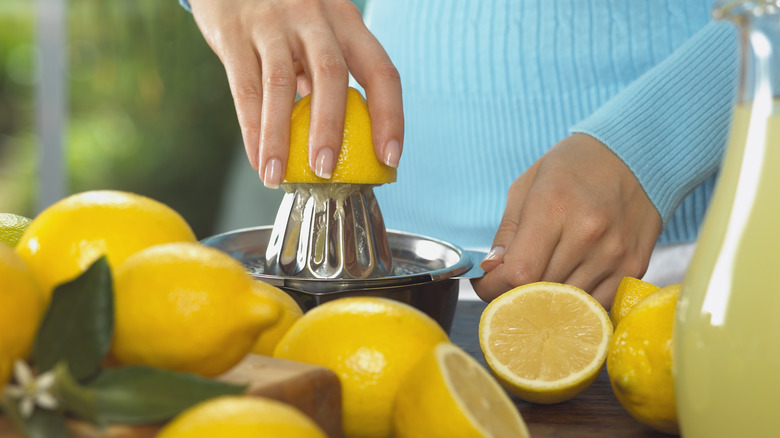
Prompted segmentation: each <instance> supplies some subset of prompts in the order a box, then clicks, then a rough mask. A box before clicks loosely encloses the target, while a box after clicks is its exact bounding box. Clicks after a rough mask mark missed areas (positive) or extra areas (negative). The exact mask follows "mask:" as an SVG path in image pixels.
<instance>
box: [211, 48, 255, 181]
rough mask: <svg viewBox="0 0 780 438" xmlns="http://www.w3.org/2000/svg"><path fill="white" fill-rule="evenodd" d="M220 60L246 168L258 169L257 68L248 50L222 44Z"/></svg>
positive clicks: (249, 49) (253, 54)
mask: <svg viewBox="0 0 780 438" xmlns="http://www.w3.org/2000/svg"><path fill="white" fill-rule="evenodd" d="M221 49H222V51H221V54H220V58H221V59H222V62H223V64H224V65H225V72H226V73H227V78H228V84H229V86H230V93H231V94H232V96H233V103H234V105H235V107H236V116H237V117H238V124H239V126H240V127H241V137H242V139H243V141H244V150H245V151H246V155H247V158H248V159H249V164H251V166H252V168H253V169H255V171H257V170H258V169H259V154H258V151H259V148H260V121H261V113H262V101H263V97H262V89H261V87H262V85H261V84H262V79H261V72H260V64H259V62H258V60H257V56H256V54H255V52H254V50H252V48H251V47H250V46H248V45H247V46H245V45H241V44H224V45H223V46H222V47H221Z"/></svg>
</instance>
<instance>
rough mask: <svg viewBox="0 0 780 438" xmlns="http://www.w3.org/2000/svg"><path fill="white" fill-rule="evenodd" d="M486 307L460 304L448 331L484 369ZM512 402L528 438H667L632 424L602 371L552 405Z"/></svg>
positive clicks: (513, 398)
mask: <svg viewBox="0 0 780 438" xmlns="http://www.w3.org/2000/svg"><path fill="white" fill-rule="evenodd" d="M485 306H487V304H486V303H484V302H481V301H460V302H458V307H457V310H456V312H455V320H454V322H453V327H452V330H451V331H450V338H451V340H452V341H453V342H454V343H455V344H457V345H459V346H460V347H462V348H463V349H465V350H466V351H467V352H468V353H469V354H471V355H472V356H474V357H475V358H476V359H477V360H479V361H480V363H482V364H483V365H485V359H484V357H483V356H482V351H481V350H480V348H479V337H478V332H477V330H478V327H479V317H480V315H481V314H482V311H483V310H484V309H485ZM512 401H514V402H515V405H516V406H517V408H518V409H519V410H520V414H521V415H522V416H523V419H524V420H525V422H526V424H527V425H528V430H529V431H530V432H531V437H532V438H548V437H549V438H553V437H555V438H591V437H599V438H601V437H609V438H612V437H614V438H623V437H626V438H634V437H636V438H668V437H669V436H670V435H666V434H663V433H660V432H656V431H654V430H652V429H650V428H648V427H646V426H644V425H642V424H640V423H639V422H637V421H636V420H634V419H633V418H632V417H631V416H630V415H628V413H627V412H626V411H625V410H624V409H623V407H622V406H621V405H620V402H618V400H617V398H615V395H614V394H613V393H612V387H611V386H610V384H609V377H607V371H606V367H605V368H604V369H602V370H601V374H599V377H598V378H597V379H596V381H595V382H594V383H593V385H591V386H590V387H589V388H588V389H586V390H585V392H583V393H581V394H579V395H578V396H576V397H574V398H573V399H571V400H569V401H566V402H563V403H558V404H554V405H539V404H533V403H527V402H524V401H522V400H520V399H519V398H517V397H514V396H513V397H512Z"/></svg>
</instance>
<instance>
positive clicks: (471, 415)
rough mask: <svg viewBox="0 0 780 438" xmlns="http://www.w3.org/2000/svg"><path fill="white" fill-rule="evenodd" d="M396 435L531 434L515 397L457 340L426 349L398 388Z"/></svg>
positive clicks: (520, 437) (492, 437)
mask: <svg viewBox="0 0 780 438" xmlns="http://www.w3.org/2000/svg"><path fill="white" fill-rule="evenodd" d="M393 429H394V432H395V435H394V436H395V437H396V438H416V437H419V438H437V437H441V438H470V437H486V438H499V437H513V438H527V437H529V436H530V435H529V434H528V429H527V428H526V426H525V422H524V421H523V418H522V417H521V416H520V413H519V412H518V410H517V408H516V407H515V405H514V404H513V403H512V400H511V399H510V398H509V396H507V394H506V392H504V389H503V388H501V386H500V385H499V384H498V383H497V382H496V381H495V380H494V379H493V377H492V376H491V375H490V373H488V371H487V370H485V368H483V367H482V365H480V363H479V362H477V361H476V360H475V359H474V358H473V357H471V356H469V355H468V353H466V352H464V351H463V350H461V349H460V348H459V347H457V346H456V345H454V344H451V343H449V342H442V343H440V344H438V345H437V346H436V347H434V349H433V350H431V351H430V352H428V353H427V354H425V355H424V356H423V357H422V359H420V361H419V362H417V364H416V365H415V366H414V367H413V368H412V369H411V370H410V371H409V372H408V373H407V375H406V377H405V378H404V379H403V381H401V385H400V386H399V387H398V394H397V395H396V398H395V405H394V407H393Z"/></svg>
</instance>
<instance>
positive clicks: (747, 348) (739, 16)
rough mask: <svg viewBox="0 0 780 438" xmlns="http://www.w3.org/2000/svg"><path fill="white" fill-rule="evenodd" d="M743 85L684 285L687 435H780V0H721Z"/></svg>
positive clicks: (679, 331)
mask: <svg viewBox="0 0 780 438" xmlns="http://www.w3.org/2000/svg"><path fill="white" fill-rule="evenodd" d="M713 14H714V16H715V17H716V18H720V19H728V20H731V21H732V22H733V23H734V24H735V25H736V26H737V27H738V29H739V34H740V65H741V70H740V81H739V90H738V94H737V103H736V106H735V108H734V115H733V121H732V127H731V134H730V139H729V145H728V149H727V150H726V154H725V156H724V161H723V165H722V167H721V174H720V176H719V181H718V183H717V187H716V189H715V193H714V194H713V198H712V202H711V204H710V207H709V210H708V212H707V216H706V219H705V221H704V224H703V226H702V229H701V233H700V235H699V241H698V245H697V249H696V253H695V255H694V257H693V260H692V261H691V265H690V268H689V270H688V272H687V275H686V277H685V280H684V281H683V288H682V294H681V296H680V301H679V304H678V307H677V314H676V320H675V329H674V350H673V351H674V367H673V370H674V377H675V391H676V395H677V409H678V414H679V421H680V429H681V432H682V434H683V436H684V437H685V438H699V437H706V438H716V437H771V436H780V402H778V397H780V100H778V99H780V86H778V85H780V0H775V1H766V0H764V1H760V0H754V1H735V0H730V1H719V2H716V4H715V8H714V11H713Z"/></svg>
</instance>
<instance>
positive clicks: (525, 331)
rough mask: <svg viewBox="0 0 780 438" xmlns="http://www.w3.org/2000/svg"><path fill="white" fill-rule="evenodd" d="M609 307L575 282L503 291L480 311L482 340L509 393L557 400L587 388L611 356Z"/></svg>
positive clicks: (488, 359) (538, 400)
mask: <svg viewBox="0 0 780 438" xmlns="http://www.w3.org/2000/svg"><path fill="white" fill-rule="evenodd" d="M611 336H612V324H611V323H610V321H609V316H608V315H607V311H606V310H604V308H603V307H601V305H600V304H599V303H598V301H596V300H595V299H594V298H593V297H591V296H590V295H588V294H587V293H586V292H584V291H582V290H581V289H578V288H576V287H574V286H570V285H566V284H559V283H549V282H538V283H531V284H527V285H524V286H519V287H517V288H514V289H512V290H510V291H509V292H506V293H504V294H503V295H501V296H499V297H498V298H496V299H495V300H493V302H491V303H490V304H489V305H488V306H487V308H485V310H484V312H483V313H482V317H481V319H480V321H479V343H480V346H481V348H482V352H483V353H484V355H485V361H486V362H487V365H488V367H489V368H490V369H491V371H493V373H494V374H495V375H496V377H498V380H499V381H500V382H501V383H502V384H503V385H504V387H505V388H507V390H509V392H511V393H513V394H515V395H517V396H518V397H520V398H522V399H523V400H526V401H530V402H535V403H545V404H548V403H558V402H562V401H565V400H568V399H570V398H572V397H574V396H575V395H577V394H579V393H580V392H582V391H584V390H585V389H586V388H587V387H588V386H590V384H591V383H593V381H594V380H595V379H596V377H597V376H598V373H599V371H600V370H601V367H602V366H603V365H604V360H605V359H606V356H607V346H608V345H609V339H610V337H611Z"/></svg>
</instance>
